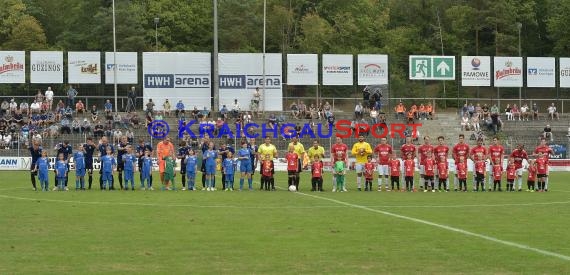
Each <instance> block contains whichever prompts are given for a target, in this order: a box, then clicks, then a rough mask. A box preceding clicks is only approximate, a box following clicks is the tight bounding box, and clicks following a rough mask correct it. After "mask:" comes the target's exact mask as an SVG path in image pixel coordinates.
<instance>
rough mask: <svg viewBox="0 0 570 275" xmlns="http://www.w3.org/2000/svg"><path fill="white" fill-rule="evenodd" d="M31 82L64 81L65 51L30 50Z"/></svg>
mask: <svg viewBox="0 0 570 275" xmlns="http://www.w3.org/2000/svg"><path fill="white" fill-rule="evenodd" d="M30 82H31V83H63V52H58V51H54V52H51V51H34V52H30Z"/></svg>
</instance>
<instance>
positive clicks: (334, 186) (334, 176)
mask: <svg viewBox="0 0 570 275" xmlns="http://www.w3.org/2000/svg"><path fill="white" fill-rule="evenodd" d="M332 185H333V189H336V175H334V174H333V176H332Z"/></svg>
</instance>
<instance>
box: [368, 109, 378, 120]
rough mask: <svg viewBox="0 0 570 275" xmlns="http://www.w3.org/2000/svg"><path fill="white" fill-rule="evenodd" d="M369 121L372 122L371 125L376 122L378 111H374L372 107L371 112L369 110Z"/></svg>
mask: <svg viewBox="0 0 570 275" xmlns="http://www.w3.org/2000/svg"><path fill="white" fill-rule="evenodd" d="M370 119H371V120H372V124H376V122H377V121H378V110H376V107H372V110H370Z"/></svg>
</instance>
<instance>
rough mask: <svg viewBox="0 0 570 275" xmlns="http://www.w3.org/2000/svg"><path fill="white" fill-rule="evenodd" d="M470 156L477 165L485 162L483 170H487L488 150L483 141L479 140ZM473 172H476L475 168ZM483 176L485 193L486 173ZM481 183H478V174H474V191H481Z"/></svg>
mask: <svg viewBox="0 0 570 275" xmlns="http://www.w3.org/2000/svg"><path fill="white" fill-rule="evenodd" d="M469 156H471V160H472V161H473V163H477V162H478V161H482V162H483V170H487V166H486V164H485V160H486V159H487V148H485V146H484V145H483V139H482V138H479V139H477V145H476V146H475V147H473V148H471V150H470V151H469ZM473 168H474V169H473V171H475V167H473ZM481 174H482V175H483V181H482V182H481V183H482V186H481V188H482V189H483V191H485V186H484V185H485V184H484V183H485V178H484V176H485V172H484V171H483V173H481ZM478 184H479V181H477V173H473V190H476V189H479V186H478Z"/></svg>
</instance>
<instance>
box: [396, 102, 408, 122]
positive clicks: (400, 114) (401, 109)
mask: <svg viewBox="0 0 570 275" xmlns="http://www.w3.org/2000/svg"><path fill="white" fill-rule="evenodd" d="M394 111H396V119H399V118H401V119H404V118H405V117H406V107H405V106H404V103H402V102H401V101H400V103H398V105H396V107H394Z"/></svg>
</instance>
